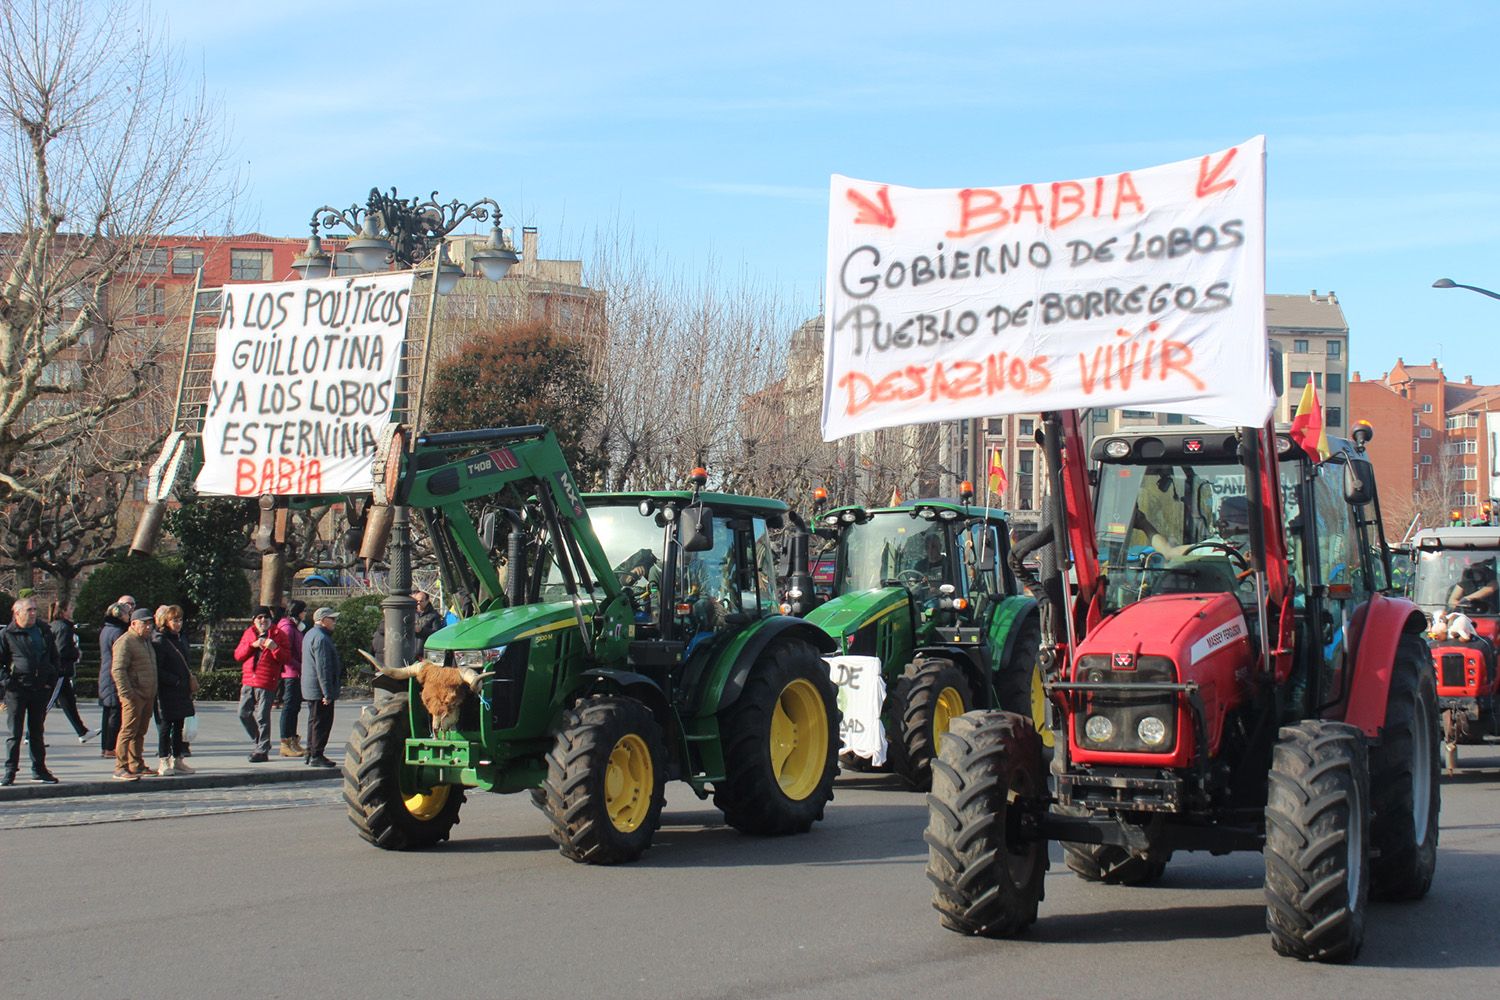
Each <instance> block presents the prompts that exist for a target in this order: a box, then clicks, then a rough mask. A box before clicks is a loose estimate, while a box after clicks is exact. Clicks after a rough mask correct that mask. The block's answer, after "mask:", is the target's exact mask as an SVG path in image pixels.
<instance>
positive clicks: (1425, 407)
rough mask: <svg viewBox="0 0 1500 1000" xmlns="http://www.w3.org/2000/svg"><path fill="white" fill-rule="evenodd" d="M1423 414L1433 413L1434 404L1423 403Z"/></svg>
mask: <svg viewBox="0 0 1500 1000" xmlns="http://www.w3.org/2000/svg"><path fill="white" fill-rule="evenodd" d="M1422 412H1423V413H1431V412H1432V404H1431V403H1423V404H1422Z"/></svg>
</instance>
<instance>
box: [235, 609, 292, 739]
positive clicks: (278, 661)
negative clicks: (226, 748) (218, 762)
mask: <svg viewBox="0 0 1500 1000" xmlns="http://www.w3.org/2000/svg"><path fill="white" fill-rule="evenodd" d="M289 655H290V654H289V652H288V644H287V640H286V637H285V636H277V635H276V633H275V632H274V631H272V629H271V609H270V608H265V607H262V608H257V609H256V611H255V617H254V618H253V619H251V622H250V627H249V628H247V629H245V634H244V635H242V636H240V644H239V645H238V646H236V647H235V650H234V658H235V659H236V660H238V661H239V663H240V722H242V723H243V724H244V726H245V732H247V733H249V734H250V739H252V740H254V741H255V748H254V750H253V752H252V753H251V754H250V760H251V762H252V763H257V764H258V763H262V762H264V761H267V760H270V759H271V703H272V702H273V701H275V699H276V690H277V688H279V687H280V686H281V671H282V669H283V668H284V667H285V666H286V664H287V661H288V659H289Z"/></svg>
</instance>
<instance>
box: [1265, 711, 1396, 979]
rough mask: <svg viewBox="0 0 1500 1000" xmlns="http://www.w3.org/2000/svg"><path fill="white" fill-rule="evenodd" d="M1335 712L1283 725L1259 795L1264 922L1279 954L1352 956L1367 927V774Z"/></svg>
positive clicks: (1355, 737) (1325, 958) (1361, 747)
mask: <svg viewBox="0 0 1500 1000" xmlns="http://www.w3.org/2000/svg"><path fill="white" fill-rule="evenodd" d="M1367 768H1368V763H1367V759H1366V754H1365V744H1364V735H1363V734H1362V733H1361V732H1360V731H1359V729H1357V728H1356V727H1354V726H1349V725H1345V724H1344V723H1342V722H1324V721H1321V720H1316V719H1314V720H1306V721H1303V722H1300V723H1298V724H1296V725H1294V726H1284V727H1282V730H1281V733H1280V736H1279V738H1278V740H1277V743H1276V746H1275V749H1274V750H1273V751H1272V754H1271V773H1270V777H1271V783H1270V784H1271V787H1270V794H1269V795H1268V796H1267V799H1266V847H1265V860H1266V926H1267V928H1268V929H1269V930H1270V932H1271V946H1272V947H1273V948H1275V949H1276V951H1277V952H1278V953H1279V954H1282V955H1290V956H1292V957H1293V958H1301V959H1311V960H1313V961H1319V962H1352V961H1353V960H1354V959H1355V957H1356V956H1358V955H1359V949H1360V946H1361V945H1362V944H1363V943H1364V936H1365V901H1366V899H1367V898H1368V894H1369V884H1370V879H1369V844H1368V835H1369V832H1370V829H1369V828H1370V820H1369V801H1370V799H1369V796H1370V775H1369V771H1368V770H1367Z"/></svg>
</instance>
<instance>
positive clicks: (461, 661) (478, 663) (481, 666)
mask: <svg viewBox="0 0 1500 1000" xmlns="http://www.w3.org/2000/svg"><path fill="white" fill-rule="evenodd" d="M504 653H505V647H504V646H496V647H495V648H494V649H455V650H454V651H453V665H454V666H455V667H468V668H469V669H471V670H478V671H479V672H480V673H483V672H484V671H486V670H488V669H490V667H491V666H493V665H494V663H495V661H496V660H498V659H500V657H501V656H502V655H504Z"/></svg>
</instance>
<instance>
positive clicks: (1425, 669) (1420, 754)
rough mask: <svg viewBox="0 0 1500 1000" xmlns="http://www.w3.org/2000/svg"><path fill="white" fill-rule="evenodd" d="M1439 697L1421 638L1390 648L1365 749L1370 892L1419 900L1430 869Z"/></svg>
mask: <svg viewBox="0 0 1500 1000" xmlns="http://www.w3.org/2000/svg"><path fill="white" fill-rule="evenodd" d="M1438 767H1439V764H1438V699H1437V680H1436V679H1435V678H1434V677H1433V671H1432V654H1431V652H1430V651H1429V650H1428V647H1427V643H1426V642H1424V641H1423V640H1422V637H1421V636H1417V635H1403V636H1402V637H1401V641H1400V642H1399V643H1398V644H1397V646H1396V662H1395V664H1394V666H1393V668H1392V671H1391V690H1390V695H1389V697H1388V699H1387V701H1386V708H1385V725H1384V727H1382V728H1381V731H1380V745H1379V746H1376V747H1374V748H1373V749H1371V751H1370V791H1371V795H1370V798H1371V803H1370V804H1371V820H1370V843H1371V846H1372V848H1373V851H1372V858H1371V861H1370V895H1371V896H1372V897H1373V898H1375V899H1381V900H1403V899H1421V898H1422V897H1423V896H1425V895H1427V890H1428V889H1429V888H1431V887H1432V874H1433V872H1434V871H1435V870H1436V869H1437V846H1438V810H1439V807H1440V806H1441V804H1442V802H1441V797H1440V796H1441V793H1440V792H1439V781H1438Z"/></svg>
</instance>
